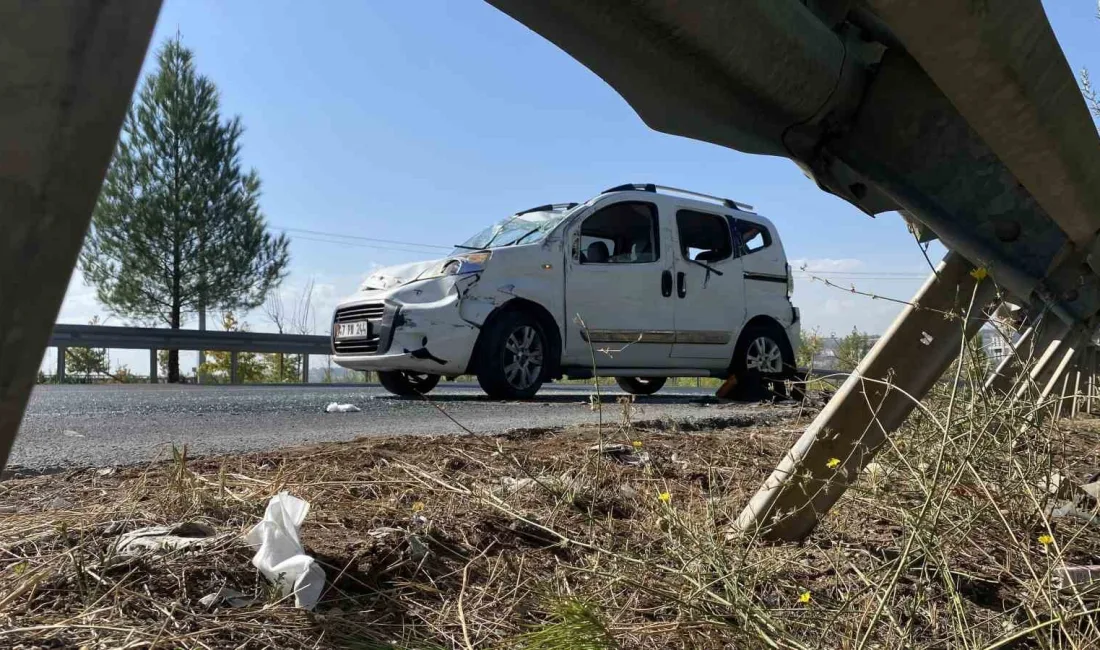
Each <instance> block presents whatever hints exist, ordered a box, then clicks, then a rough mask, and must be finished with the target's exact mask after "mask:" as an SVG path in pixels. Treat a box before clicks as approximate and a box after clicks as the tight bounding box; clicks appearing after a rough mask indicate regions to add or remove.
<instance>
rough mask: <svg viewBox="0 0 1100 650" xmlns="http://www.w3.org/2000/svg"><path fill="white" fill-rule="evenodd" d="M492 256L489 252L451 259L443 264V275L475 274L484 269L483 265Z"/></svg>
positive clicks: (468, 254) (467, 254)
mask: <svg viewBox="0 0 1100 650" xmlns="http://www.w3.org/2000/svg"><path fill="white" fill-rule="evenodd" d="M492 256H493V254H492V253H491V252H490V251H479V252H477V253H466V254H464V255H459V256H458V257H454V258H451V259H449V260H447V261H446V262H444V263H443V275H463V274H466V273H477V272H478V271H481V270H483V269H484V268H485V263H486V262H488V261H489V258H490V257H492Z"/></svg>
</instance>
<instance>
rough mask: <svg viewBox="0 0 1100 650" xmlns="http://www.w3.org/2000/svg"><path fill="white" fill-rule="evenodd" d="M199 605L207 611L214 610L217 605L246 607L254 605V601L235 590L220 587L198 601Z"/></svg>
mask: <svg viewBox="0 0 1100 650" xmlns="http://www.w3.org/2000/svg"><path fill="white" fill-rule="evenodd" d="M199 603H200V604H202V606H203V607H205V608H207V609H214V608H215V607H217V606H218V605H229V606H230V607H248V606H249V605H254V604H255V603H256V599H255V598H252V597H251V596H248V595H246V594H243V593H241V592H239V591H237V590H236V589H230V588H229V587H222V588H221V589H218V590H217V591H215V592H214V593H212V594H207V595H205V596H203V597H202V598H200V599H199Z"/></svg>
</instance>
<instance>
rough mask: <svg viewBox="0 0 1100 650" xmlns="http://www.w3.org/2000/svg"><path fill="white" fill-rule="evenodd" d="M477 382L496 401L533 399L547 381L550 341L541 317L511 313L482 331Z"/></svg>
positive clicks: (500, 317)
mask: <svg viewBox="0 0 1100 650" xmlns="http://www.w3.org/2000/svg"><path fill="white" fill-rule="evenodd" d="M481 336H482V337H483V338H482V340H481V341H480V345H479V346H478V347H479V352H478V360H477V383H478V384H480V385H481V389H482V390H484V391H485V393H486V394H488V395H489V397H492V398H493V399H508V400H513V399H530V398H532V397H534V396H535V393H537V392H539V389H540V388H542V384H543V383H544V382H545V381H546V377H547V368H548V367H549V364H550V359H549V354H548V353H549V351H550V349H551V348H550V342H549V340H548V338H547V336H546V332H544V331H543V329H542V326H541V325H540V324H539V321H538V319H537V318H535V317H534V316H532V315H531V314H529V313H527V312H525V311H521V310H514V311H507V312H504V313H503V314H501V315H500V316H499V317H498V318H495V319H493V321H492V322H491V323H490V324H489V326H488V327H487V328H485V329H484V330H482V332H481Z"/></svg>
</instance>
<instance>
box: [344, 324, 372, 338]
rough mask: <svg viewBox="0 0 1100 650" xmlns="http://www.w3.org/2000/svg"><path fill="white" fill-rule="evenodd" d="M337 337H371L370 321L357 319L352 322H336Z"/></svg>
mask: <svg viewBox="0 0 1100 650" xmlns="http://www.w3.org/2000/svg"><path fill="white" fill-rule="evenodd" d="M336 338H338V339H366V338H370V322H369V321H365V320H357V321H354V322H351V323H337V324H336Z"/></svg>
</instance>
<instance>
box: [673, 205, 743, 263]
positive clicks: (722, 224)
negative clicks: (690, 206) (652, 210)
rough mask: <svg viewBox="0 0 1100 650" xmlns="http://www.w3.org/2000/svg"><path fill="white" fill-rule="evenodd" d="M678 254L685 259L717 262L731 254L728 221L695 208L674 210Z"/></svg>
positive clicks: (731, 245) (731, 244) (731, 247)
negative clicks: (677, 233) (677, 234)
mask: <svg viewBox="0 0 1100 650" xmlns="http://www.w3.org/2000/svg"><path fill="white" fill-rule="evenodd" d="M676 229H677V230H678V232H679V233H680V254H681V255H683V257H684V259H686V260H698V261H700V262H719V261H721V260H724V259H727V258H729V257H730V256H732V255H733V240H732V239H731V238H730V228H729V223H727V222H726V219H725V218H724V217H720V216H718V215H716V214H707V213H706V212H698V211H696V210H679V211H677V212H676Z"/></svg>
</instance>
